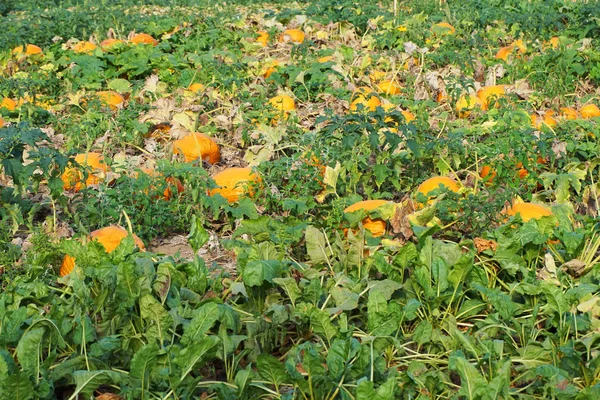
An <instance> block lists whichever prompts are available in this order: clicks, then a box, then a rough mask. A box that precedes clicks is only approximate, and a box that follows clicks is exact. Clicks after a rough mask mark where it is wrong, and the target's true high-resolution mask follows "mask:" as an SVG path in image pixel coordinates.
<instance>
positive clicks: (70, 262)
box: [59, 225, 146, 276]
mask: <svg viewBox="0 0 600 400" xmlns="http://www.w3.org/2000/svg"><path fill="white" fill-rule="evenodd" d="M90 236H91V238H92V240H95V241H97V242H100V244H102V246H104V249H105V250H106V252H107V253H112V252H113V251H114V250H115V249H116V248H117V247H118V246H119V244H121V241H122V240H123V239H125V238H126V237H127V236H129V231H127V229H125V228H122V227H120V226H118V225H110V226H107V227H105V228H101V229H97V230H95V231H93V232H92V233H91V234H90ZM133 241H134V243H135V245H136V246H137V247H138V248H139V249H140V250H141V251H146V247H145V246H144V242H143V241H142V239H140V238H139V237H138V236H137V235H135V234H133ZM73 268H75V258H74V257H71V256H70V255H68V254H67V255H65V256H64V258H63V261H62V263H61V266H60V271H59V274H60V276H66V275H68V274H70V273H71V271H73Z"/></svg>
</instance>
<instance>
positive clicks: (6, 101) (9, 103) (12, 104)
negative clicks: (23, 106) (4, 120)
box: [0, 97, 17, 111]
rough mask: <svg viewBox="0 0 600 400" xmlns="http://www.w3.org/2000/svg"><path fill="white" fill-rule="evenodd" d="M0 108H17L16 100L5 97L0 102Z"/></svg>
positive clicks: (10, 109)
mask: <svg viewBox="0 0 600 400" xmlns="http://www.w3.org/2000/svg"><path fill="white" fill-rule="evenodd" d="M0 108H6V109H7V110H8V111H14V110H15V108H17V102H16V101H14V100H13V99H11V98H8V97H5V98H3V99H2V102H1V103H0Z"/></svg>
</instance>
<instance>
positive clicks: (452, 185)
mask: <svg viewBox="0 0 600 400" xmlns="http://www.w3.org/2000/svg"><path fill="white" fill-rule="evenodd" d="M440 185H441V186H443V187H445V188H447V189H448V190H450V191H452V192H458V191H459V190H460V186H458V183H456V181H455V180H454V179H452V178H448V177H447V176H434V177H432V178H429V179H427V180H426V181H424V182H423V183H421V184H420V185H419V188H418V189H417V192H418V193H422V194H423V195H424V196H427V197H428V196H429V194H430V193H431V192H433V191H434V190H436V189H438V188H439V187H440Z"/></svg>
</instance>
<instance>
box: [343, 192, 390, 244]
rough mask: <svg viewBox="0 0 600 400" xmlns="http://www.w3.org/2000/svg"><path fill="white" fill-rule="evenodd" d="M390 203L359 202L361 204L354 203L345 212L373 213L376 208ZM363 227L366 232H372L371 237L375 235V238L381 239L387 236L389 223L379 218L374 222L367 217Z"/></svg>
mask: <svg viewBox="0 0 600 400" xmlns="http://www.w3.org/2000/svg"><path fill="white" fill-rule="evenodd" d="M388 203H389V201H388V200H364V201H359V202H357V203H354V204H352V205H351V206H349V207H347V208H346V209H345V210H344V212H345V213H351V212H355V211H359V210H364V211H372V210H375V209H376V208H378V207H381V206H383V205H384V204H388ZM362 225H363V227H364V228H365V229H366V230H368V231H369V232H371V235H373V236H374V237H379V236H383V235H384V234H385V230H386V226H387V223H386V222H385V221H384V220H382V219H379V218H376V219H374V220H373V219H371V218H369V217H365V218H364V219H363V220H362Z"/></svg>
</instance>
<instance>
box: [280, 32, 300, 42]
mask: <svg viewBox="0 0 600 400" xmlns="http://www.w3.org/2000/svg"><path fill="white" fill-rule="evenodd" d="M304 38H305V35H304V32H302V31H301V30H300V29H286V30H285V31H283V33H282V34H281V36H279V42H281V43H287V42H292V43H296V44H300V43H302V42H304Z"/></svg>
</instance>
